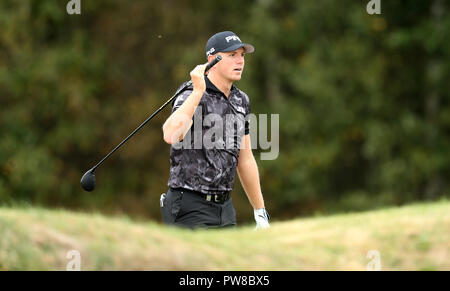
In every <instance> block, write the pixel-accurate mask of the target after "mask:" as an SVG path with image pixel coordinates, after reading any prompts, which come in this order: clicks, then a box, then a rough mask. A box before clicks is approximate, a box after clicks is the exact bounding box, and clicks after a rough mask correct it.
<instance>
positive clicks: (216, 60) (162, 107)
mask: <svg viewBox="0 0 450 291" xmlns="http://www.w3.org/2000/svg"><path fill="white" fill-rule="evenodd" d="M221 59H222V57H221V56H220V55H219V56H217V57H216V58H215V59H214V60H212V61H211V62H210V63H209V64H208V65H207V66H206V68H205V73H206V72H207V71H209V69H211V68H212V67H213V66H214V65H215V64H217V63H218V62H219V61H220V60H221ZM191 84H192V81H189V82H187V83H186V84H185V85H184V86H183V88H181V89H180V90H178V91H177V92H176V93H175V94H174V95H173V96H172V97H170V99H169V100H167V101H166V103H164V104H163V105H162V106H161V107H159V108H158V110H156V111H155V112H153V113H152V115H150V116H149V117H148V118H147V119H146V120H145V121H144V122H142V124H141V125H139V126H138V127H137V128H136V129H135V130H134V131H133V132H132V133H131V134H130V135H129V136H127V138H125V139H124V140H123V141H122V142H121V143H120V144H118V145H117V146H116V147H115V148H114V149H113V150H112V151H111V152H110V153H109V154H107V155H106V156H105V157H104V158H103V159H102V160H101V161H100V162H98V164H97V165H95V166H94V167H93V168H92V172H93V171H95V169H96V168H97V167H98V166H100V165H101V164H102V163H103V162H104V161H105V160H106V159H107V158H109V156H110V155H112V154H113V153H114V152H115V151H116V150H118V149H119V148H120V147H121V146H122V145H123V144H124V143H126V142H127V141H128V140H129V139H130V138H131V137H132V136H133V135H134V134H135V133H136V132H138V131H139V130H140V129H141V128H142V127H143V126H144V125H146V124H147V123H148V122H149V121H150V120H151V119H152V118H153V117H154V116H155V115H156V114H158V113H159V112H160V111H161V110H163V109H164V107H166V106H167V104H169V103H170V102H172V100H173V99H174V98H175V97H176V96H177V95H178V93H179V92H181V91H183V90H184V89H185V88H186V87H188V86H190V85H191Z"/></svg>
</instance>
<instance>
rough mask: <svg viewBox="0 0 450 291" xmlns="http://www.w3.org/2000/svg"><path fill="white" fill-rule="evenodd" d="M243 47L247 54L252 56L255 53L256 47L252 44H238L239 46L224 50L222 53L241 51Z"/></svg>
mask: <svg viewBox="0 0 450 291" xmlns="http://www.w3.org/2000/svg"><path fill="white" fill-rule="evenodd" d="M241 47H242V48H244V51H245V53H246V54H251V53H252V52H254V51H255V47H254V46H252V45H251V44H248V43H238V44H235V45H232V46H230V47H229V48H226V49H224V50H222V52H233V51H235V50H238V49H240V48H241Z"/></svg>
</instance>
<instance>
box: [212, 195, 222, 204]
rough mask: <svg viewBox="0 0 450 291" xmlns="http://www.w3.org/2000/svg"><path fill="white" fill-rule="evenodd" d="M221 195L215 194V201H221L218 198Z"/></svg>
mask: <svg viewBox="0 0 450 291" xmlns="http://www.w3.org/2000/svg"><path fill="white" fill-rule="evenodd" d="M218 197H219V194H215V195H214V202H218V203H219V202H221V201H220V200H219V199H217V198H218Z"/></svg>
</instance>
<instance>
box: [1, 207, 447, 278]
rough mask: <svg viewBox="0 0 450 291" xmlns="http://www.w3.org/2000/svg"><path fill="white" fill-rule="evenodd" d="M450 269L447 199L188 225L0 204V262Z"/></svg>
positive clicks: (21, 265)
mask: <svg viewBox="0 0 450 291" xmlns="http://www.w3.org/2000/svg"><path fill="white" fill-rule="evenodd" d="M69 250H78V251H80V253H81V269H82V270H119V269H120V270H142V269H144V270H305V269H306V270H311V269H313V270H317V269H321V270H365V269H366V265H367V263H368V262H369V261H370V260H369V259H368V258H366V255H367V252H368V251H369V250H378V251H379V252H380V254H381V267H382V269H383V270H398V269H400V270H422V269H431V270H434V269H440V270H450V202H448V201H442V202H438V203H432V204H419V205H412V206H407V207H401V208H391V209H385V210H379V211H372V212H366V213H357V214H343V215H335V216H329V217H318V218H308V219H295V220H292V221H289V222H278V223H277V222H274V223H272V227H271V229H270V230H266V231H254V230H253V226H250V227H240V228H238V229H234V230H209V231H208V230H198V231H187V230H179V229H173V228H167V227H164V226H161V225H159V224H157V223H153V222H149V223H138V222H133V221H131V220H129V219H127V218H107V217H103V216H101V215H92V214H82V213H73V212H67V211H64V210H44V209H36V208H18V209H16V208H0V270H42V269H44V270H65V269H66V264H67V263H68V262H69V259H67V258H66V254H67V252H68V251H69Z"/></svg>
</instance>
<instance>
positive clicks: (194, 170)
mask: <svg viewBox="0 0 450 291" xmlns="http://www.w3.org/2000/svg"><path fill="white" fill-rule="evenodd" d="M253 51H254V47H253V46H252V45H250V44H245V43H242V42H241V40H240V39H239V37H238V36H237V35H236V34H235V33H233V32H231V31H224V32H219V33H217V34H215V35H213V36H212V37H211V38H210V39H209V40H208V42H207V44H206V57H207V59H208V62H211V61H212V60H213V59H214V58H215V57H216V56H217V55H220V56H221V57H222V60H221V61H220V62H218V63H217V64H216V65H215V66H214V67H212V68H211V69H210V70H209V72H208V75H207V76H205V68H206V64H204V65H198V66H196V67H195V68H194V70H192V71H191V73H190V75H191V80H192V84H190V85H189V86H187V87H186V84H184V85H182V86H181V87H180V88H183V89H182V90H180V92H179V93H178V94H179V95H178V96H177V97H176V98H175V99H174V103H173V108H172V114H171V115H170V117H169V118H168V119H167V120H166V122H165V123H164V125H163V133H164V140H165V141H166V142H167V143H168V144H171V145H172V146H171V149H170V177H169V181H168V186H169V190H168V192H167V194H165V193H163V194H162V195H161V211H162V218H163V221H164V223H166V224H169V225H176V226H181V227H188V228H192V229H193V228H216V227H228V226H235V225H236V211H235V209H234V205H233V202H232V199H231V191H232V189H233V185H234V179H235V176H236V170H237V172H238V175H239V178H240V181H241V184H242V186H243V188H244V190H245V192H246V194H247V197H248V199H249V201H250V204H251V205H252V207H253V209H254V217H255V220H256V228H257V229H258V228H268V227H269V216H268V214H267V212H266V210H265V206H264V200H263V195H262V192H261V186H260V182H259V174H258V166H257V164H256V161H255V158H254V156H253V153H252V149H251V144H250V135H249V123H248V120H247V117H248V114H249V113H250V100H249V97H248V96H247V95H246V94H245V93H244V92H243V91H241V90H239V89H238V88H236V87H235V86H234V85H233V82H236V81H239V80H240V79H241V76H242V72H243V70H244V55H245V54H246V53H252V52H253ZM196 117H199V118H196ZM230 117H231V118H230ZM236 120H237V121H238V122H237V123H236V122H234V123H233V122H232V121H236ZM219 122H221V123H222V124H223V130H219V132H218V131H216V132H215V133H216V134H215V135H211V134H210V131H211V130H212V128H213V127H214V126H216V125H217V124H218V123H219ZM199 123H200V124H199ZM219 128H220V127H219ZM236 128H237V130H235V129H236ZM197 129H198V130H197ZM221 133H223V135H222V136H221ZM208 137H209V138H210V139H209V141H210V143H212V144H213V145H214V146H212V147H211V146H208V145H207V144H206V142H205V143H204V144H202V141H208ZM199 138H200V140H199ZM230 141H231V142H230ZM199 144H201V146H200V147H199V146H198V145H199Z"/></svg>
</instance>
